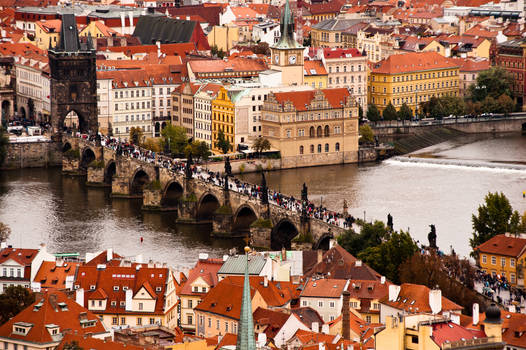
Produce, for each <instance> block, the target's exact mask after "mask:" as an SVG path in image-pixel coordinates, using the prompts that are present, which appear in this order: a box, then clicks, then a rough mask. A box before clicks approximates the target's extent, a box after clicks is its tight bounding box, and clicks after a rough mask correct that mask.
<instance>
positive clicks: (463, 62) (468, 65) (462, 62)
mask: <svg viewBox="0 0 526 350" xmlns="http://www.w3.org/2000/svg"><path fill="white" fill-rule="evenodd" d="M451 59H452V60H453V61H454V62H455V63H456V64H458V65H459V67H460V69H459V71H460V72H480V71H483V70H486V69H489V67H490V61H489V60H488V59H473V58H460V57H453V58H451Z"/></svg>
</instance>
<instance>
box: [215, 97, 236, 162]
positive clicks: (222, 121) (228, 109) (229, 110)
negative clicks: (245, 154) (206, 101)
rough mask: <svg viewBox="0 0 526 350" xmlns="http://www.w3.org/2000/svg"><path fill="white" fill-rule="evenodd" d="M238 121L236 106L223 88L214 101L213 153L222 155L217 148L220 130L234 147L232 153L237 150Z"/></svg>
mask: <svg viewBox="0 0 526 350" xmlns="http://www.w3.org/2000/svg"><path fill="white" fill-rule="evenodd" d="M235 125H236V121H235V105H234V103H233V102H232V100H231V99H230V96H229V93H228V91H227V90H226V89H225V88H224V87H221V89H220V90H219V93H218V94H217V97H216V98H215V99H214V100H213V101H212V151H213V152H215V153H222V151H221V150H220V149H219V148H217V147H216V142H217V138H218V135H219V130H222V131H223V133H224V134H225V139H226V140H227V141H228V142H230V145H231V146H232V149H231V151H233V150H235V149H236V145H235V139H236V137H235V136H236V128H235Z"/></svg>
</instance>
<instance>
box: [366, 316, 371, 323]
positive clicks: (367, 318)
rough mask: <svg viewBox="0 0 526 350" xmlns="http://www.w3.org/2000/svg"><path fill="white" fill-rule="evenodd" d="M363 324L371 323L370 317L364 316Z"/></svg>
mask: <svg viewBox="0 0 526 350" xmlns="http://www.w3.org/2000/svg"><path fill="white" fill-rule="evenodd" d="M365 322H367V323H371V316H370V315H367V316H365Z"/></svg>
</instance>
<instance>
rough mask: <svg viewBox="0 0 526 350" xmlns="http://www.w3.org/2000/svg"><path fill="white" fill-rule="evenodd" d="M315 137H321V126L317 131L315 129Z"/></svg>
mask: <svg viewBox="0 0 526 350" xmlns="http://www.w3.org/2000/svg"><path fill="white" fill-rule="evenodd" d="M316 136H318V137H321V136H322V131H321V126H318V129H316Z"/></svg>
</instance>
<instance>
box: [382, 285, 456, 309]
mask: <svg viewBox="0 0 526 350" xmlns="http://www.w3.org/2000/svg"><path fill="white" fill-rule="evenodd" d="M429 290H430V289H429V288H428V287H426V286H423V285H420V284H412V283H403V284H402V285H401V286H400V293H399V294H398V298H397V299H396V301H390V300H389V295H387V296H386V297H384V298H382V299H380V303H382V304H385V305H388V306H390V307H393V308H395V309H399V310H404V311H407V312H415V313H430V312H431V307H430V306H429ZM462 309H463V307H462V306H460V305H457V304H455V303H454V302H452V301H451V300H449V299H448V298H446V297H444V296H443V297H442V311H461V310H462Z"/></svg>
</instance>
